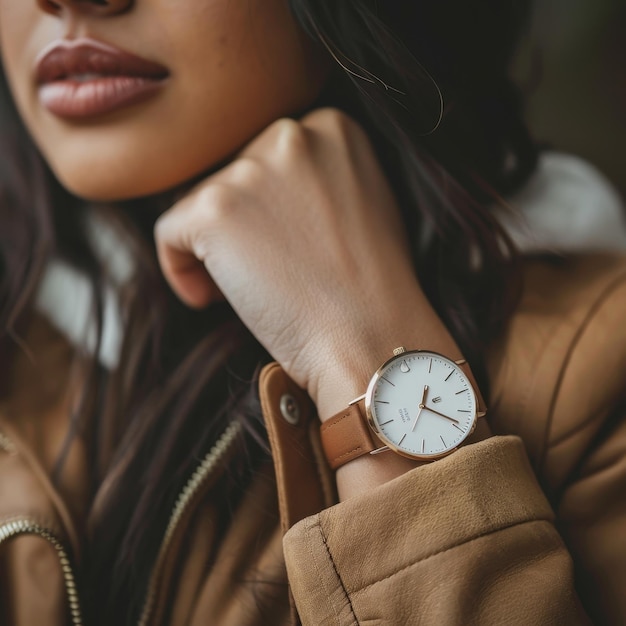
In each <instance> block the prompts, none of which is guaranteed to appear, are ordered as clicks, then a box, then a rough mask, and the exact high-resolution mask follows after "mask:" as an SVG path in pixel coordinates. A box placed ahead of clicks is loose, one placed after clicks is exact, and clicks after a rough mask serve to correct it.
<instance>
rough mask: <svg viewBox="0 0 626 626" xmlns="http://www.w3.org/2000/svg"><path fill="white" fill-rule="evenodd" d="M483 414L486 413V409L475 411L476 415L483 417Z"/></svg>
mask: <svg viewBox="0 0 626 626" xmlns="http://www.w3.org/2000/svg"><path fill="white" fill-rule="evenodd" d="M485 415H487V411H478V413H476V417H485Z"/></svg>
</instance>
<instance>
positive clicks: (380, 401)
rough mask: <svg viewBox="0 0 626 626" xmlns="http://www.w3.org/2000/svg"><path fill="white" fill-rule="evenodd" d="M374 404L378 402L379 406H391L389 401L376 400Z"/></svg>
mask: <svg viewBox="0 0 626 626" xmlns="http://www.w3.org/2000/svg"><path fill="white" fill-rule="evenodd" d="M374 402H378V403H379V404H389V402H387V400H374Z"/></svg>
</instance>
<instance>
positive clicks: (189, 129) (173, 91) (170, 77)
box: [0, 0, 326, 200]
mask: <svg viewBox="0 0 626 626" xmlns="http://www.w3.org/2000/svg"><path fill="white" fill-rule="evenodd" d="M0 49H1V51H2V59H3V63H4V68H5V73H6V75H7V78H8V81H9V84H10V86H11V90H12V92H13V96H14V98H15V101H16V104H17V107H18V109H19V111H20V112H21V115H22V117H23V119H24V121H25V123H26V125H27V127H28V128H29V130H30V133H31V135H32V136H33V138H34V140H35V142H36V143H37V145H38V146H39V148H40V150H41V151H42V153H43V154H44V156H45V158H46V159H47V161H48V163H49V164H50V166H51V167H52V169H53V171H54V172H55V174H56V175H57V177H58V178H59V180H60V181H61V182H62V183H63V184H64V185H65V186H66V187H67V188H68V189H70V190H71V191H72V192H74V193H75V194H77V195H79V196H83V197H86V198H91V199H99V200H112V199H123V198H131V197H137V196H143V195H149V194H153V193H157V192H159V191H163V190H166V189H169V188H171V187H174V186H176V185H178V184H181V183H183V182H185V181H187V180H190V179H191V178H193V177H194V176H196V175H198V174H201V173H202V172H203V171H206V170H208V169H210V168H211V167H212V166H215V165H216V164H218V163H219V162H220V161H221V160H222V159H224V158H226V157H227V156H228V155H229V154H231V153H232V152H233V151H235V150H236V149H237V148H239V147H240V146H242V145H243V144H244V143H246V142H247V141H248V140H250V139H251V138H252V137H253V136H255V135H256V134H257V133H259V132H260V131H261V130H262V129H263V128H265V127H266V126H267V125H268V124H270V123H271V122H272V121H274V120H275V119H277V118H278V117H281V116H284V115H288V114H292V113H296V112H298V111H299V110H301V109H304V108H306V106H307V105H308V104H310V103H311V102H312V101H313V100H314V98H315V97H316V96H317V95H318V93H319V91H320V89H321V86H322V84H323V81H324V77H325V73H326V69H325V68H326V64H325V61H323V60H321V59H320V58H318V56H317V53H316V52H314V50H313V46H312V45H311V44H310V42H309V41H308V40H307V39H306V37H305V36H304V34H303V32H301V30H300V29H299V27H298V26H297V25H296V23H295V21H294V19H293V17H292V15H291V13H290V11H289V8H288V5H287V0H134V2H133V0H108V2H98V1H96V0H0ZM127 53H130V55H132V56H128V54H127ZM137 57H139V59H138V58H137Z"/></svg>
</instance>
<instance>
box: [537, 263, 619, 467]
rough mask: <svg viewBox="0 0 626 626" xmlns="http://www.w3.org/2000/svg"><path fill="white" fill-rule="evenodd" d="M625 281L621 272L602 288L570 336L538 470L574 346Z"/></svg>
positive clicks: (546, 427)
mask: <svg viewBox="0 0 626 626" xmlns="http://www.w3.org/2000/svg"><path fill="white" fill-rule="evenodd" d="M625 282H626V273H624V272H621V273H620V274H618V275H617V276H616V277H615V278H614V279H613V280H612V281H611V282H610V283H609V284H608V285H607V286H606V287H605V288H604V290H603V291H602V292H601V293H600V295H599V296H598V297H597V298H596V300H595V302H594V303H593V304H592V306H591V307H590V309H589V311H587V314H586V315H585V317H584V319H583V321H582V322H581V324H580V326H579V327H578V330H577V331H576V333H575V335H574V337H573V338H572V341H571V342H570V345H569V347H568V349H567V353H566V355H565V358H564V359H563V364H562V366H561V368H560V370H559V374H558V376H557V379H556V381H555V385H554V393H553V394H552V398H551V399H550V406H549V410H548V419H547V420H546V425H545V430H544V437H543V450H542V452H541V456H540V459H539V463H538V464H537V469H538V471H539V472H541V469H542V468H543V467H544V465H545V463H546V457H547V456H548V453H549V451H550V449H551V448H552V442H551V441H550V433H551V432H552V425H553V420H554V413H555V410H556V405H557V402H558V399H559V397H560V393H561V388H562V386H563V381H564V380H565V375H566V373H567V371H568V370H569V366H570V364H571V361H572V358H573V356H574V352H575V349H576V346H577V345H578V343H579V342H580V341H581V339H582V337H583V335H584V334H585V332H586V331H587V329H588V328H589V325H590V324H591V322H592V321H593V319H594V317H595V316H596V315H597V314H598V312H599V311H600V310H601V309H602V307H603V306H604V304H605V303H606V301H607V300H608V299H609V297H610V296H611V295H612V294H613V293H614V292H615V291H617V290H618V289H619V288H620V287H621V286H622V285H623V284H624V283H625ZM563 437H564V436H562V437H561V438H560V439H561V441H562V440H563Z"/></svg>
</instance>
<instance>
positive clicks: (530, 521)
mask: <svg viewBox="0 0 626 626" xmlns="http://www.w3.org/2000/svg"><path fill="white" fill-rule="evenodd" d="M534 523H546V524H549V525H550V526H552V521H551V520H550V519H544V518H533V519H526V520H521V521H519V522H513V523H511V524H507V525H506V526H500V527H498V528H496V529H493V530H489V531H485V532H483V533H480V534H478V535H476V536H474V537H471V538H470V539H467V540H465V541H459V542H458V543H455V544H454V545H451V546H448V547H447V548H444V549H443V550H436V551H434V552H430V553H429V554H426V555H425V556H423V557H421V558H420V559H418V560H417V561H413V562H412V563H409V564H408V565H405V566H404V567H401V568H400V569H397V570H395V571H393V572H392V573H391V574H387V576H383V577H382V578H379V579H377V580H374V581H372V582H370V583H367V585H364V586H363V587H359V588H358V589H354V590H353V591H352V593H360V592H362V591H365V590H367V589H369V588H370V587H373V586H374V585H377V584H378V583H381V582H384V581H385V580H388V579H390V578H393V577H394V576H395V575H396V574H400V573H401V572H404V571H406V570H408V569H411V568H412V567H415V566H416V565H419V564H420V563H423V562H424V561H427V560H428V559H431V558H433V557H435V556H439V555H440V554H445V553H446V552H450V551H451V550H455V549H456V548H459V547H461V546H464V545H466V544H469V543H473V542H474V541H477V540H479V539H482V538H484V537H488V536H489V535H493V534H495V533H498V532H501V531H504V530H509V529H511V528H515V527H517V526H523V525H524V524H534Z"/></svg>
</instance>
